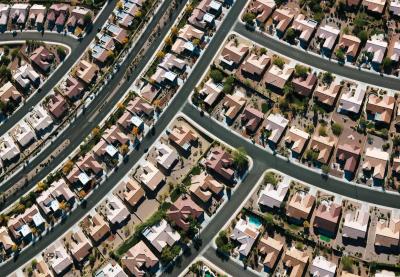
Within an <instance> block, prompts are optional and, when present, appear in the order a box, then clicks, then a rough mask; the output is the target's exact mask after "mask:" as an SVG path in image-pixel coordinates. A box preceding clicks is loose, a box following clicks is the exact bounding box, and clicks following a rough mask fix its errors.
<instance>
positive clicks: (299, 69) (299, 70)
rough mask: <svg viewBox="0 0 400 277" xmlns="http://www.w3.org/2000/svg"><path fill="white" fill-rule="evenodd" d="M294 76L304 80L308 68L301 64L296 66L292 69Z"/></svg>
mask: <svg viewBox="0 0 400 277" xmlns="http://www.w3.org/2000/svg"><path fill="white" fill-rule="evenodd" d="M294 74H295V76H296V77H302V78H306V77H307V75H308V68H307V67H306V66H304V65H301V64H296V66H295V67H294Z"/></svg>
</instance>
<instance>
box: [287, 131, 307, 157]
mask: <svg viewBox="0 0 400 277" xmlns="http://www.w3.org/2000/svg"><path fill="white" fill-rule="evenodd" d="M309 139H310V134H309V133H307V132H305V131H303V130H300V129H299V128H297V127H295V126H292V127H290V129H289V131H288V132H287V133H286V137H285V139H284V140H285V143H286V144H288V145H289V146H290V149H291V151H292V155H293V154H295V156H297V157H301V154H302V153H303V151H304V148H305V146H306V144H307V142H308V140H309Z"/></svg>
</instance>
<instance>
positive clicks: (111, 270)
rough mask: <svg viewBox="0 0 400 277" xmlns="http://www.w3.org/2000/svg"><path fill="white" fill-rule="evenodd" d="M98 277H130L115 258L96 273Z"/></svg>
mask: <svg viewBox="0 0 400 277" xmlns="http://www.w3.org/2000/svg"><path fill="white" fill-rule="evenodd" d="M95 276H97V277H128V275H126V273H125V272H124V270H123V269H122V267H121V266H120V265H119V264H118V263H117V262H116V261H114V260H111V261H110V262H108V263H107V264H106V265H105V266H104V267H103V268H101V269H100V270H98V271H97V272H96V274H95Z"/></svg>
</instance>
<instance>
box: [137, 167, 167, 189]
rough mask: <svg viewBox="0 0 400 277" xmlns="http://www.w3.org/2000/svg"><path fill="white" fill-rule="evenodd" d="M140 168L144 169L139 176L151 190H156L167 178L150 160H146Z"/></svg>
mask: <svg viewBox="0 0 400 277" xmlns="http://www.w3.org/2000/svg"><path fill="white" fill-rule="evenodd" d="M140 169H141V171H142V173H141V174H140V176H139V179H140V182H141V183H142V184H143V185H145V186H146V187H147V188H148V189H149V190H150V191H155V190H156V189H157V188H158V187H159V186H160V185H161V183H163V182H164V180H165V176H164V174H162V173H161V171H160V170H159V169H158V168H157V167H155V166H154V165H153V164H152V163H151V162H149V161H145V163H144V164H143V165H141V166H140Z"/></svg>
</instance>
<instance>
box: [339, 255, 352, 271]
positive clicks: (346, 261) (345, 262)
mask: <svg viewBox="0 0 400 277" xmlns="http://www.w3.org/2000/svg"><path fill="white" fill-rule="evenodd" d="M341 263H342V266H343V270H345V271H347V272H350V273H352V272H353V259H352V258H350V257H349V256H343V257H342V260H341Z"/></svg>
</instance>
